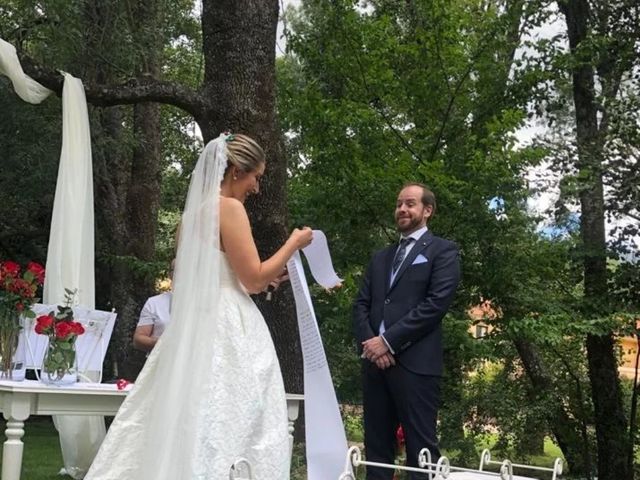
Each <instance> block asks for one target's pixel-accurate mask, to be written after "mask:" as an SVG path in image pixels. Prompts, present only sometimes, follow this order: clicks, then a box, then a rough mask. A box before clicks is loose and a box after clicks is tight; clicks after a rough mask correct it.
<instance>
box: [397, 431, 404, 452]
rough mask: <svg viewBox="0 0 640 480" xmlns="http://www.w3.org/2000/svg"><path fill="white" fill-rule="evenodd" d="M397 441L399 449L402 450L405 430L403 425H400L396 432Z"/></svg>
mask: <svg viewBox="0 0 640 480" xmlns="http://www.w3.org/2000/svg"><path fill="white" fill-rule="evenodd" d="M396 441H397V442H398V447H400V448H402V446H403V445H404V430H403V429H402V425H399V426H398V429H397V430H396Z"/></svg>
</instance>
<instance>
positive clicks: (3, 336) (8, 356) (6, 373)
mask: <svg viewBox="0 0 640 480" xmlns="http://www.w3.org/2000/svg"><path fill="white" fill-rule="evenodd" d="M26 371H27V365H26V349H25V337H24V329H23V324H22V320H21V317H20V314H19V313H18V312H17V311H16V310H13V309H7V308H1V309H0V380H13V381H18V382H20V381H22V380H24V377H25V374H26Z"/></svg>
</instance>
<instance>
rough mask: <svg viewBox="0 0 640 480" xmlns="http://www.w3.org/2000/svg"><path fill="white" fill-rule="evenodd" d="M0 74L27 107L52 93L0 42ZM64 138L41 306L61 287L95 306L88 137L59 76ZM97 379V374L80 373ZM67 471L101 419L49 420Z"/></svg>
mask: <svg viewBox="0 0 640 480" xmlns="http://www.w3.org/2000/svg"><path fill="white" fill-rule="evenodd" d="M0 73H1V74H3V75H6V76H7V77H9V79H10V80H11V82H12V84H13V87H14V89H15V91H16V93H17V94H18V95H19V96H20V98H22V99H23V100H25V101H26V102H29V103H36V104H37V103H40V102H42V101H43V100H44V99H45V98H46V97H47V96H48V95H49V94H50V93H51V91H50V90H48V89H47V88H45V87H43V86H42V85H40V84H39V83H38V82H36V81H34V80H33V79H32V78H30V77H29V76H27V75H26V74H25V73H24V71H23V70H22V67H21V65H20V61H19V59H18V56H17V54H16V50H15V48H14V47H13V45H11V44H9V43H7V42H6V41H4V40H2V39H0ZM64 77H65V81H64V88H63V95H62V109H63V138H62V152H61V155H60V167H59V170H58V183H57V186H56V194H55V200H54V206H53V215H52V222H51V233H50V237H49V249H48V254H47V278H46V281H45V286H44V299H43V300H44V302H45V303H49V304H53V303H56V304H58V303H61V302H62V301H63V300H64V289H65V288H70V289H77V290H78V295H77V297H76V300H77V302H78V304H80V305H83V306H85V307H88V308H94V305H95V278H94V223H93V177H92V164H91V138H90V131H89V117H88V113H87V103H86V99H85V95H84V88H83V86H82V83H81V82H80V80H78V79H76V78H73V77H72V76H71V75H68V74H64ZM84 373H85V375H86V376H88V377H90V378H91V377H92V375H93V376H94V377H96V378H97V376H98V372H94V373H93V374H92V372H84ZM54 421H55V424H56V427H57V428H58V431H59V432H60V446H61V449H62V455H63V459H64V469H65V470H66V473H67V474H69V475H71V476H72V477H73V478H75V479H79V478H83V477H84V475H85V473H86V472H87V470H88V469H89V466H90V465H91V462H92V461H93V458H94V456H95V454H96V452H97V451H98V448H99V447H100V444H101V443H102V440H103V439H104V436H105V426H104V418H103V417H81V416H77V417H76V416H64V417H61V416H59V417H57V418H54Z"/></svg>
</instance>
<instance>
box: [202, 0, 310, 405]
mask: <svg viewBox="0 0 640 480" xmlns="http://www.w3.org/2000/svg"><path fill="white" fill-rule="evenodd" d="M277 23H278V0H224V1H217V2H213V1H205V2H203V11H202V32H203V51H204V56H205V61H206V64H205V81H204V87H203V91H204V94H205V97H206V98H207V99H208V107H207V108H206V109H205V110H204V111H203V113H202V114H201V115H200V116H199V118H197V121H198V123H199V124H200V127H201V129H202V133H203V135H204V138H205V140H210V139H212V138H215V137H216V136H217V135H218V134H219V133H220V132H222V131H225V130H229V131H232V132H239V133H246V134H248V135H250V136H251V137H253V138H255V139H256V140H257V141H258V143H260V145H261V146H262V147H263V148H264V150H265V153H266V155H267V169H266V174H265V176H264V178H263V180H262V183H261V186H260V195H259V196H258V197H256V198H254V199H252V200H250V201H249V202H248V203H247V206H248V209H249V214H250V216H251V223H252V226H253V233H254V236H255V239H256V243H257V245H258V249H259V251H260V255H261V256H262V258H265V257H267V256H269V255H271V254H273V253H274V252H275V251H276V250H277V249H278V248H279V247H280V246H281V245H282V244H283V243H284V241H285V240H286V238H287V234H288V225H287V219H288V211H287V197H286V177H287V170H286V167H287V165H286V158H285V156H284V149H283V147H282V143H281V140H280V134H279V131H278V128H277V125H276V118H275V113H276V112H275V38H276V27H277ZM247 32H250V34H247ZM256 303H257V304H258V307H260V310H261V311H262V313H263V314H264V316H265V318H266V319H267V323H268V324H269V328H270V330H271V335H272V336H273V339H274V343H275V346H276V350H277V352H278V357H279V359H280V364H281V367H282V373H283V377H284V382H285V387H286V389H287V391H288V392H291V393H301V392H302V370H301V365H302V362H301V353H300V343H299V339H298V329H297V323H296V316H295V309H294V302H293V296H292V294H291V291H290V289H288V288H287V289H282V290H280V291H278V292H276V293H275V294H274V295H273V299H272V300H271V301H270V302H267V301H265V300H264V296H263V295H258V296H257V298H256Z"/></svg>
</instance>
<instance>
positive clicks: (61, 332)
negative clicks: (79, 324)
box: [56, 322, 73, 340]
mask: <svg viewBox="0 0 640 480" xmlns="http://www.w3.org/2000/svg"><path fill="white" fill-rule="evenodd" d="M72 323H73V322H58V323H56V338H58V339H60V340H62V339H65V338H67V337H68V336H69V335H70V334H71V333H73V327H72V325H71V324H72Z"/></svg>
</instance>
